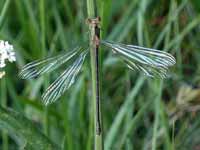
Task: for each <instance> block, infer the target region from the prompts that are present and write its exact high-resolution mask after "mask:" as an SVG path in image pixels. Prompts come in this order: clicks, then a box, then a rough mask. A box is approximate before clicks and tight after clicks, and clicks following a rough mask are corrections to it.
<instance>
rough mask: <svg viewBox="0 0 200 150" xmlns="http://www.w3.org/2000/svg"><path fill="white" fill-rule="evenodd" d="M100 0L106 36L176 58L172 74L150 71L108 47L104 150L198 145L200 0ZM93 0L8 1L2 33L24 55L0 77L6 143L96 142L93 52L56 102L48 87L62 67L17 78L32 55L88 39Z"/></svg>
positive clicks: (73, 147)
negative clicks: (45, 101) (132, 66)
mask: <svg viewBox="0 0 200 150" xmlns="http://www.w3.org/2000/svg"><path fill="white" fill-rule="evenodd" d="M97 2H98V3H97V8H98V14H99V15H100V16H101V19H102V22H101V23H102V25H101V29H102V30H101V32H102V37H103V38H104V39H107V40H111V41H118V42H123V43H129V44H135V45H143V46H146V47H154V48H157V49H164V50H166V51H168V52H170V53H171V54H173V55H174V56H175V57H176V59H177V64H176V65H175V67H173V68H171V69H170V71H171V77H170V78H169V79H165V80H163V81H160V80H159V79H147V78H145V77H144V76H143V75H141V74H139V73H136V72H133V71H129V70H128V68H127V67H126V66H124V65H123V63H121V62H120V61H119V60H118V59H116V58H115V57H114V56H113V55H111V52H110V51H109V50H108V49H105V48H104V47H101V55H102V60H101V62H102V68H101V70H102V72H101V74H102V77H101V80H102V109H103V110H102V113H103V126H104V137H105V138H104V143H105V145H104V147H105V150H110V149H111V150H112V149H114V150H115V149H120V150H121V149H125V150H132V149H143V150H147V149H167V150H179V149H180V150H184V149H187V150H192V149H195V148H196V149H198V148H199V143H200V136H199V135H200V134H199V133H200V128H199V125H200V119H199V117H198V115H199V112H198V110H199V95H200V94H198V93H199V91H200V90H199V88H198V86H199V83H200V78H199V74H200V59H199V58H200V51H199V43H200V41H199V39H200V32H199V31H200V29H199V24H200V16H199V8H200V5H199V0H193V1H189V0H170V1H168V0H160V1H157V0H117V2H116V0H97ZM86 7H87V3H86V1H82V0H74V1H70V0H59V1H55V0H39V1H37V0H0V10H1V11H0V13H1V14H0V39H4V40H8V41H10V42H11V43H12V44H13V45H14V47H15V50H16V53H17V63H16V64H9V65H8V66H7V68H6V69H7V70H6V73H7V74H6V77H5V79H4V80H0V84H1V87H0V98H1V99H0V102H1V104H2V105H3V106H4V107H9V109H7V108H6V109H4V108H2V107H0V128H1V131H2V136H0V137H2V138H1V141H2V142H0V143H1V145H0V149H3V150H6V149H9V150H12V149H14V150H15V149H16V148H14V147H15V146H16V144H18V145H19V148H23V147H24V146H26V149H28V150H29V149H48V146H50V147H52V149H58V148H53V147H54V146H55V145H54V144H52V143H55V144H56V145H59V147H61V148H62V149H64V150H66V149H69V150H80V149H86V150H92V149H93V146H94V145H93V143H94V138H93V135H94V133H93V132H94V130H93V114H92V111H93V110H92V104H93V103H92V99H91V90H92V89H91V74H90V61H89V57H88V59H87V60H88V61H87V62H86V63H85V64H84V67H83V69H82V72H81V74H80V75H79V77H78V79H77V81H76V82H75V84H74V85H73V87H72V88H70V89H69V90H68V91H67V92H66V94H65V95H64V96H63V97H62V98H61V99H60V100H59V101H58V102H56V103H55V104H52V105H50V106H49V107H48V108H45V107H44V106H43V105H42V103H41V101H40V99H41V94H42V93H43V91H44V88H46V87H47V86H48V85H49V83H51V82H52V81H53V80H54V79H55V78H56V77H58V75H59V74H60V73H61V71H63V70H62V69H63V68H62V69H61V70H58V71H57V72H54V73H52V74H50V75H46V76H44V77H41V78H38V79H34V80H29V81H24V80H21V79H19V78H18V77H17V73H18V72H19V69H20V68H21V67H22V66H23V65H24V64H26V63H27V62H30V61H33V60H35V59H39V58H44V57H45V56H53V55H55V54H57V53H59V52H60V51H61V50H70V49H71V48H73V47H74V46H77V45H81V44H82V43H83V41H86V40H87V37H88V26H87V25H86V24H85V19H86V17H87V9H86ZM188 83H189V84H188ZM185 84H186V85H187V87H188V88H187V89H186V90H184V89H185V86H183V85H185ZM193 86H195V87H197V88H193ZM188 89H189V90H188ZM194 93H195V94H194ZM184 94H185V95H184ZM181 95H184V96H182V97H181ZM188 99H189V100H188ZM11 109H12V110H11ZM13 110H14V111H13ZM18 112H20V113H18ZM192 112H193V113H192ZM22 114H23V115H22ZM24 116H25V117H24ZM26 118H28V119H29V120H31V122H30V121H28V119H26ZM32 122H34V123H32ZM38 128H40V130H41V131H39V129H38ZM41 132H43V133H41ZM16 137H17V138H16ZM51 141H53V142H51ZM44 146H45V148H43V147H44Z"/></svg>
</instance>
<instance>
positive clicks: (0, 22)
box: [0, 0, 10, 29]
mask: <svg viewBox="0 0 200 150" xmlns="http://www.w3.org/2000/svg"><path fill="white" fill-rule="evenodd" d="M9 4H10V0H6V1H5V3H4V6H3V9H2V10H1V12H0V29H1V27H2V25H3V21H4V19H5V16H6V12H7V10H8V8H9Z"/></svg>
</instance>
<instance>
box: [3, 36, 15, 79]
mask: <svg viewBox="0 0 200 150" xmlns="http://www.w3.org/2000/svg"><path fill="white" fill-rule="evenodd" d="M6 61H9V62H14V61H16V57H15V52H14V49H13V46H12V45H10V44H9V43H8V42H7V41H2V40H0V69H1V70H2V68H4V67H5V66H6ZM1 70H0V78H2V77H3V76H4V75H5V72H4V71H1Z"/></svg>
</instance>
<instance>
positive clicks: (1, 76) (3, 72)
mask: <svg viewBox="0 0 200 150" xmlns="http://www.w3.org/2000/svg"><path fill="white" fill-rule="evenodd" d="M5 74H6V73H5V71H2V72H0V79H1V78H3V76H4V75H5Z"/></svg>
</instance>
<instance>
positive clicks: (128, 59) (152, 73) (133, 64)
mask: <svg viewBox="0 0 200 150" xmlns="http://www.w3.org/2000/svg"><path fill="white" fill-rule="evenodd" d="M100 21H101V20H100V18H99V17H97V18H93V19H87V24H89V27H90V29H91V34H90V38H92V39H91V40H90V41H92V44H93V45H95V47H94V50H98V48H99V46H101V45H103V46H106V47H107V48H110V49H111V50H112V52H114V54H115V56H116V57H118V58H119V59H121V60H123V62H124V63H125V64H126V65H127V66H128V68H130V69H131V70H139V71H141V72H142V73H143V74H144V75H146V76H148V77H160V78H166V77H167V76H168V68H169V67H170V66H173V65H174V64H175V63H176V60H175V58H174V57H173V56H172V55H171V54H169V53H167V52H164V51H160V50H156V49H151V48H145V47H141V46H134V45H129V44H121V43H116V42H110V41H106V40H100ZM94 43H95V44H94ZM88 52H89V49H88V48H85V46H77V47H76V48H74V49H72V50H70V51H66V52H63V53H62V54H60V55H58V56H55V57H50V58H45V59H41V60H37V61H34V62H31V63H29V64H27V65H25V66H24V67H23V68H22V71H21V72H20V76H21V78H23V79H30V78H34V77H38V76H40V75H43V74H45V73H50V72H52V71H54V70H56V69H58V68H59V67H61V66H63V65H66V69H65V71H64V72H63V73H62V74H61V75H60V76H59V77H58V78H57V79H56V80H55V81H54V82H53V83H52V84H51V85H50V86H49V87H48V88H47V90H46V91H45V92H44V94H43V96H42V99H43V101H44V103H45V104H46V105H47V104H49V103H52V102H55V101H56V100H58V99H59V98H60V97H61V96H62V95H63V93H64V92H65V91H66V90H67V89H69V87H70V86H71V85H72V84H73V83H74V81H75V79H76V76H77V75H78V73H79V72H80V70H81V67H82V65H83V62H84V60H85V58H86V56H87V55H88ZM97 58H98V57H97ZM72 60H74V61H73V62H72V63H70V62H71V61H72ZM97 62H98V61H97Z"/></svg>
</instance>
